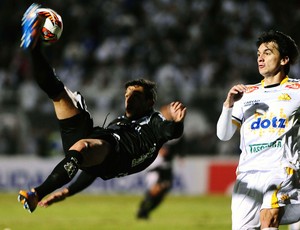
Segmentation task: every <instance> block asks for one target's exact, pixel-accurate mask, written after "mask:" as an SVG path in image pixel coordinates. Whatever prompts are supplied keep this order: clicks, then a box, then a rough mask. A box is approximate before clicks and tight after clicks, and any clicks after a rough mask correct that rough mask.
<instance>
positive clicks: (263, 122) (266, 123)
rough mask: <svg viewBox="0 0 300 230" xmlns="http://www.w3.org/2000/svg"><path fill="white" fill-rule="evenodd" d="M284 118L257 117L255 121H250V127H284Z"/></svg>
mask: <svg viewBox="0 0 300 230" xmlns="http://www.w3.org/2000/svg"><path fill="white" fill-rule="evenodd" d="M286 121H287V120H286V119H285V118H277V117H273V118H272V119H268V118H266V119H262V118H261V117H259V118H258V119H257V120H256V121H254V122H252V124H251V129H252V130H255V129H260V128H262V129H267V128H280V129H284V128H285V127H286Z"/></svg>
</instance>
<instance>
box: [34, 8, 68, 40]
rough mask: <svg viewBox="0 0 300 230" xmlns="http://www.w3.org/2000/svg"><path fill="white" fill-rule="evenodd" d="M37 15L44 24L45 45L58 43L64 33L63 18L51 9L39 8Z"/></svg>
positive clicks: (42, 29)
mask: <svg viewBox="0 0 300 230" xmlns="http://www.w3.org/2000/svg"><path fill="white" fill-rule="evenodd" d="M37 13H38V15H39V18H40V19H41V20H42V22H43V25H42V27H41V37H42V39H43V41H44V42H45V43H53V42H56V41H57V40H58V39H59V38H60V36H61V34H62V31H63V21H62V18H61V16H60V15H59V14H58V13H56V12H55V11H54V10H52V9H50V8H39V9H38V10H37Z"/></svg>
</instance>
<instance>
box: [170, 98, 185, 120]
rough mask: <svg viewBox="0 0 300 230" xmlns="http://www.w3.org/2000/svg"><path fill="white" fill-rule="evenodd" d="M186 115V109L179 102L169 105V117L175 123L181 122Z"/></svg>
mask: <svg viewBox="0 0 300 230" xmlns="http://www.w3.org/2000/svg"><path fill="white" fill-rule="evenodd" d="M185 115H186V107H185V106H184V105H183V104H182V103H181V102H179V101H176V102H172V103H170V116H171V118H172V119H173V121H175V122H183V120H184V118H185Z"/></svg>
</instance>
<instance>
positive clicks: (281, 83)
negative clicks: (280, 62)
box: [261, 75, 289, 88]
mask: <svg viewBox="0 0 300 230" xmlns="http://www.w3.org/2000/svg"><path fill="white" fill-rule="evenodd" d="M288 79H289V77H288V76H287V75H286V76H285V78H283V79H282V81H281V82H280V84H274V85H269V86H267V87H268V88H270V87H272V86H278V85H283V84H284V83H286V82H287V81H288ZM261 85H262V87H263V88H265V80H262V81H261Z"/></svg>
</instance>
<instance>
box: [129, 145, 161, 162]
mask: <svg viewBox="0 0 300 230" xmlns="http://www.w3.org/2000/svg"><path fill="white" fill-rule="evenodd" d="M155 151H156V147H155V146H154V147H152V148H150V149H149V152H147V153H145V154H143V155H141V156H140V157H139V158H135V159H133V160H132V161H131V167H134V166H137V165H139V164H141V163H143V162H144V161H145V160H146V159H147V158H150V157H152V156H153V153H154V152H155Z"/></svg>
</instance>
